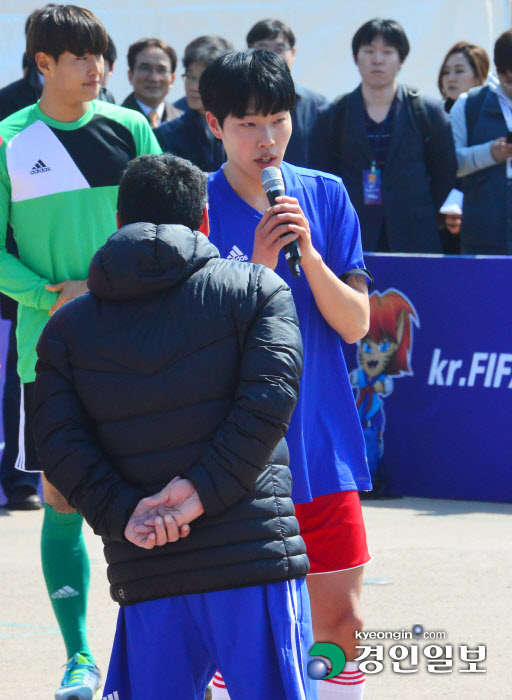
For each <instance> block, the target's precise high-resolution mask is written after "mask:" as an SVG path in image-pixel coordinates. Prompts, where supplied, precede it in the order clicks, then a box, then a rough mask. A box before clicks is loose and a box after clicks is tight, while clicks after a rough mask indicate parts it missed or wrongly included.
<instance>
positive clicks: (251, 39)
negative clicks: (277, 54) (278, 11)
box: [246, 19, 295, 49]
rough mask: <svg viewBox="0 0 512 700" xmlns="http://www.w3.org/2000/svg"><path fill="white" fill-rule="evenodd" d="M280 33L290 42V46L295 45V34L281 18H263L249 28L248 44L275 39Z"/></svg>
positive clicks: (252, 44)
mask: <svg viewBox="0 0 512 700" xmlns="http://www.w3.org/2000/svg"><path fill="white" fill-rule="evenodd" d="M279 34H282V35H283V36H284V37H285V39H286V41H287V42H288V43H289V44H290V48H292V49H293V47H294V46H295V34H294V33H293V32H292V30H291V27H289V26H288V25H287V24H285V23H284V22H281V20H280V19H262V20H260V21H259V22H256V24H255V25H254V26H253V27H251V28H250V29H249V33H248V34H247V38H246V41H247V46H248V47H249V48H251V47H253V46H254V44H255V43H256V42H257V41H266V40H267V39H275V38H276V37H277V36H278V35H279Z"/></svg>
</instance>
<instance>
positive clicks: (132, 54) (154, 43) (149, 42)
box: [126, 38, 178, 73]
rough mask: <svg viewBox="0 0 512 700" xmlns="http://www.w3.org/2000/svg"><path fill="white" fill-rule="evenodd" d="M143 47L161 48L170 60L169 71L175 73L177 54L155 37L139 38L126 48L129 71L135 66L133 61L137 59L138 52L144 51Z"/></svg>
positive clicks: (164, 42)
mask: <svg viewBox="0 0 512 700" xmlns="http://www.w3.org/2000/svg"><path fill="white" fill-rule="evenodd" d="M144 49H162V51H163V52H164V53H166V54H167V55H168V56H169V61H170V62H171V73H176V66H177V65H178V56H177V55H176V51H175V50H174V49H173V48H172V46H169V44H168V43H167V42H166V41H164V40H163V39H155V38H149V39H139V40H138V41H136V42H135V43H133V44H132V45H131V46H130V47H129V48H128V55H127V57H126V59H127V61H128V68H129V69H130V70H131V71H133V69H134V68H135V61H136V60H137V56H138V54H139V53H140V52H141V51H144Z"/></svg>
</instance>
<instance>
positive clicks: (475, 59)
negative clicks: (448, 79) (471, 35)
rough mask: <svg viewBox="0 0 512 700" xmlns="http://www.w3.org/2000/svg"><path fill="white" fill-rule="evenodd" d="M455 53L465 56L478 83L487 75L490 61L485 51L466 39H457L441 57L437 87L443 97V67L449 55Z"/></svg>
mask: <svg viewBox="0 0 512 700" xmlns="http://www.w3.org/2000/svg"><path fill="white" fill-rule="evenodd" d="M456 53H461V54H462V55H463V56H465V57H466V58H467V60H468V63H469V65H470V66H471V69H472V71H473V74H474V76H475V78H476V79H477V81H478V84H479V85H483V84H484V83H485V81H486V80H487V76H488V75H489V68H490V61H489V56H488V55H487V51H486V50H485V49H483V48H482V47H481V46H477V45H476V44H468V42H467V41H459V42H457V43H456V44H454V45H453V46H452V48H451V49H450V50H449V51H448V53H447V54H446V56H445V57H444V59H443V62H442V64H441V68H440V69H439V76H438V78H437V87H438V88H439V92H440V93H441V95H442V96H443V97H446V95H445V94H444V92H443V74H444V67H445V66H446V61H447V60H448V59H449V58H450V56H453V55H454V54H456Z"/></svg>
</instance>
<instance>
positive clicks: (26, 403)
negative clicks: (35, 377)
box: [15, 382, 42, 472]
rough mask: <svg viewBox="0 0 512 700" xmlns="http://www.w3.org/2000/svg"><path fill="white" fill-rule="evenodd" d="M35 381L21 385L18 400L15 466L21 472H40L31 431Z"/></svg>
mask: <svg viewBox="0 0 512 700" xmlns="http://www.w3.org/2000/svg"><path fill="white" fill-rule="evenodd" d="M35 385H36V383H35V382H29V383H28V384H22V385H21V401H20V433H19V442H18V458H17V460H16V464H15V467H16V469H19V470H20V471H22V472H40V471H42V469H41V464H40V462H39V457H38V456H37V451H36V443H35V440H34V433H33V432H32V416H33V414H34V387H35Z"/></svg>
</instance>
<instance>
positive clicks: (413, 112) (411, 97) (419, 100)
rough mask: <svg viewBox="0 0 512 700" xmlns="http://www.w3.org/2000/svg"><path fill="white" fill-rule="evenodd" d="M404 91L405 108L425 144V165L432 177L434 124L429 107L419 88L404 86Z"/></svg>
mask: <svg viewBox="0 0 512 700" xmlns="http://www.w3.org/2000/svg"><path fill="white" fill-rule="evenodd" d="M403 89H404V99H405V106H406V107H407V112H408V114H409V118H410V120H411V123H412V125H413V127H414V130H415V131H416V133H417V134H418V136H419V137H420V139H421V142H422V144H423V152H424V154H425V164H426V166H427V172H428V174H429V175H430V174H431V173H432V163H433V156H434V154H433V150H432V122H431V121H430V117H429V114H428V112H427V106H426V104H425V100H424V99H423V97H422V96H421V93H420V91H419V90H418V89H417V88H414V87H409V86H407V85H404V86H403Z"/></svg>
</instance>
